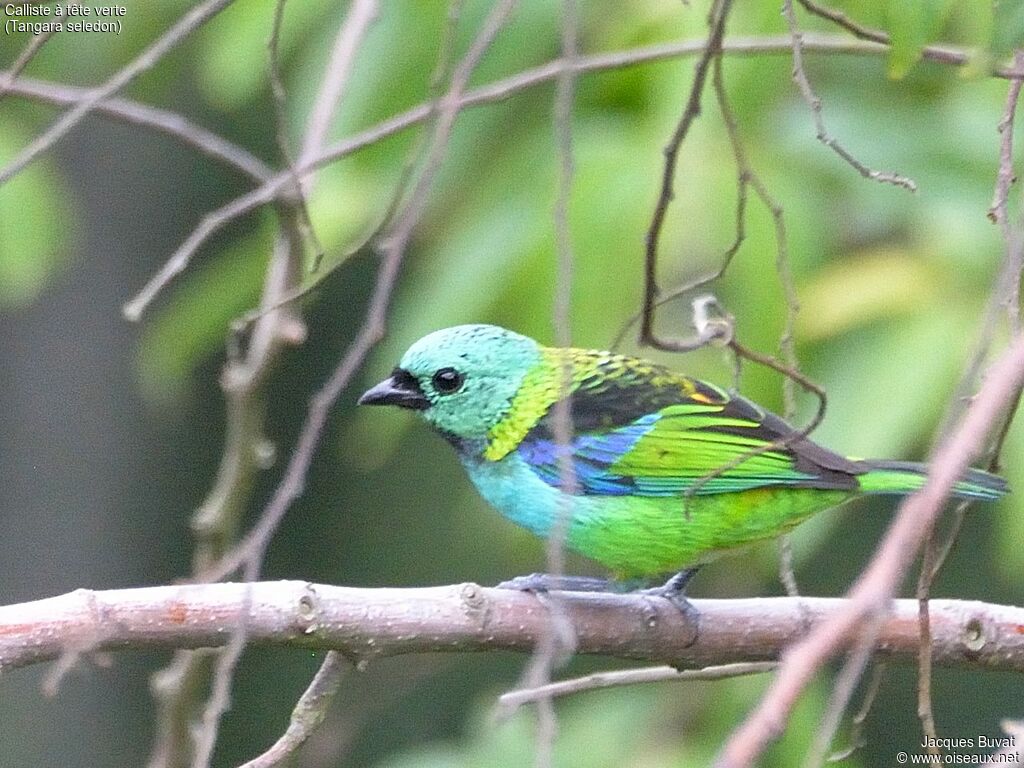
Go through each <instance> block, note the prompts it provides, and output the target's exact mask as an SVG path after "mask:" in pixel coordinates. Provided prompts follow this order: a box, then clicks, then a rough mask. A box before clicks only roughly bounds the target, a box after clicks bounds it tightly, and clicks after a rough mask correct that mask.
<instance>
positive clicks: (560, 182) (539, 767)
mask: <svg viewBox="0 0 1024 768" xmlns="http://www.w3.org/2000/svg"><path fill="white" fill-rule="evenodd" d="M561 33H562V34H561V38H562V61H564V62H566V64H567V66H566V67H565V68H564V69H563V70H562V71H561V72H560V73H559V75H558V79H557V81H556V83H555V101H554V120H553V123H554V133H555V155H556V161H557V164H558V173H557V182H556V185H557V186H556V194H555V204H554V208H553V210H552V214H553V216H552V218H553V226H554V234H555V287H554V298H553V301H552V324H553V326H554V335H555V342H556V343H557V344H558V346H559V347H562V348H567V347H571V346H572V330H571V322H572V279H573V261H574V257H573V248H572V229H571V224H570V219H569V212H570V205H571V201H572V183H573V176H574V174H575V165H574V158H573V141H572V108H573V99H574V94H575V89H576V72H575V66H576V59H577V58H578V55H579V40H578V36H579V19H578V16H577V9H576V2H575V0H562V23H561ZM560 373H561V378H560V382H559V387H560V395H559V398H558V400H557V402H556V403H555V407H554V411H553V416H554V433H555V442H556V444H557V445H558V448H559V455H558V470H559V484H560V486H561V489H562V491H563V493H561V494H560V496H559V504H558V508H557V511H556V514H555V520H554V524H553V525H552V528H551V534H550V535H549V536H548V540H547V542H546V546H545V554H546V559H547V570H548V572H549V573H551V574H552V575H553V576H554V577H555V578H558V577H559V576H561V575H562V574H563V573H564V572H565V539H566V536H567V535H568V533H569V524H570V521H571V520H572V515H573V504H574V502H575V498H576V483H577V480H576V467H575V465H574V464H573V461H572V457H571V455H570V446H571V444H572V439H573V426H572V413H571V411H572V399H571V397H570V393H571V384H572V364H571V362H570V360H569V359H568V358H566V359H565V360H564V361H563V362H562V364H561V371H560ZM544 602H545V603H546V604H547V605H548V607H549V608H550V614H551V619H550V620H551V626H550V629H549V630H548V631H547V632H546V633H545V635H544V636H543V637H542V638H541V641H540V642H538V644H537V648H536V650H535V651H534V654H533V657H532V659H531V661H530V664H529V665H528V666H527V670H526V673H525V675H524V682H523V685H522V686H521V687H525V688H527V689H530V690H539V689H542V688H543V687H544V686H545V685H547V684H549V683H550V682H551V676H552V673H553V671H554V669H555V667H556V666H558V665H559V664H561V663H564V662H565V661H567V660H568V659H569V658H571V656H572V652H573V649H574V647H575V644H576V638H575V636H574V635H573V632H572V625H571V623H570V622H569V621H568V619H567V617H566V615H565V613H564V611H563V610H562V606H561V604H560V603H559V601H558V599H557V598H552V597H551V596H550V595H546V596H545V598H544ZM557 733H558V722H557V720H556V718H555V709H554V705H553V703H552V700H551V697H550V696H543V695H542V696H541V697H540V698H539V699H538V700H537V737H536V739H535V740H534V743H535V747H534V753H535V754H534V765H535V766H536V768H550V766H552V765H553V764H554V751H555V740H556V737H557Z"/></svg>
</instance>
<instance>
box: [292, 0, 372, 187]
mask: <svg viewBox="0 0 1024 768" xmlns="http://www.w3.org/2000/svg"><path fill="white" fill-rule="evenodd" d="M377 14H378V7H377V0H354V2H353V3H352V6H351V7H350V8H349V12H348V16H347V17H346V18H345V22H344V23H343V24H342V25H341V26H340V27H339V28H338V35H337V37H336V38H335V40H334V47H333V48H332V49H331V56H330V59H329V60H328V62H327V67H326V68H325V69H324V76H323V77H322V78H321V80H320V88H319V90H318V91H317V95H316V99H315V100H314V101H313V108H312V109H311V110H310V112H309V119H308V121H307V122H306V132H305V136H304V138H303V141H302V148H301V150H300V151H299V165H300V166H304V165H307V164H308V163H309V162H310V161H312V160H315V159H316V157H317V156H318V155H320V153H321V151H322V150H323V146H324V142H325V141H326V139H327V132H328V131H329V130H330V127H331V122H332V121H333V120H334V116H335V114H336V113H337V111H338V105H339V104H340V103H341V97H342V96H343V95H344V93H345V88H346V86H347V85H348V83H349V80H350V77H351V74H352V67H353V66H354V65H355V60H356V52H357V51H358V50H359V48H360V47H361V46H362V43H363V40H365V39H366V35H367V33H368V32H369V30H370V25H371V24H373V22H374V21H375V20H376V18H377ZM307 180H308V177H307ZM306 194H307V195H308V194H310V190H308V189H307V190H306Z"/></svg>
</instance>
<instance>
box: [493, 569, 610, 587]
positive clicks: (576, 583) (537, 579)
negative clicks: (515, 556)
mask: <svg viewBox="0 0 1024 768" xmlns="http://www.w3.org/2000/svg"><path fill="white" fill-rule="evenodd" d="M497 588H498V589H514V590H517V591H519V592H554V591H562V592H608V591H609V590H610V589H611V583H610V582H609V581H608V580H607V579H600V578H596V577H592V576H555V575H553V574H550V573H531V574H529V575H527V576H516V577H515V578H514V579H509V580H508V581H503V582H501V583H500V584H498V586H497Z"/></svg>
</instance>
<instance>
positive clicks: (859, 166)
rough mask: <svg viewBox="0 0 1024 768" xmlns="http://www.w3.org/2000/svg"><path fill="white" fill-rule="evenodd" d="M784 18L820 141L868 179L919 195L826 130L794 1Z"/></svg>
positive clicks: (796, 75) (786, 3) (796, 74)
mask: <svg viewBox="0 0 1024 768" xmlns="http://www.w3.org/2000/svg"><path fill="white" fill-rule="evenodd" d="M782 15H783V16H785V17H786V25H787V26H788V27H789V34H790V36H791V37H792V40H793V81H794V82H795V83H796V84H797V87H798V88H799V89H800V95H801V96H803V98H804V101H806V102H807V106H808V107H810V108H811V114H812V116H813V117H814V129H815V132H816V135H817V138H818V141H820V142H821V143H822V144H824V145H825V146H826V147H828V148H829V149H831V150H832V151H833V152H835V153H836V154H837V155H839V157H841V158H842V159H843V160H845V161H846V162H847V163H848V164H849V165H850V166H851V167H853V169H854V170H856V171H857V173H859V174H860V175H861V176H863V177H864V178H865V179H871V180H872V181H878V182H882V183H883V184H894V185H896V186H897V187H903V188H904V189H906V190H909V191H910V192H916V191H917V185H916V184H915V183H914V182H913V180H912V179H909V178H907V177H906V176H902V175H900V174H898V173H892V172H890V171H875V170H872V169H871V168H869V167H868V166H866V165H864V163H862V162H861V161H860V160H858V159H857V158H856V157H854V156H853V154H851V153H850V151H849V150H847V149H846V147H844V146H843V145H842V144H840V143H839V141H838V139H836V138H835V137H834V136H832V135H831V134H830V133H829V132H828V129H827V128H825V119H824V117H823V116H822V112H821V99H819V98H818V96H817V95H816V94H815V93H814V90H813V89H812V88H811V84H810V81H808V79H807V73H806V72H805V71H804V56H803V51H804V42H803V33H802V32H800V27H799V26H798V25H797V21H796V13H795V12H794V11H793V0H783V3H782Z"/></svg>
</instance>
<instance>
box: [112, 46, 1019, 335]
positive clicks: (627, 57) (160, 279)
mask: <svg viewBox="0 0 1024 768" xmlns="http://www.w3.org/2000/svg"><path fill="white" fill-rule="evenodd" d="M705 44H706V41H692V40H691V41H685V42H682V43H669V44H662V45H653V46H648V47H644V48H637V49H636V50H633V51H625V52H619V53H609V54H597V55H593V56H581V57H580V58H579V59H578V61H577V65H576V68H575V70H576V72H577V73H587V72H600V71H608V70H615V69H621V68H623V67H631V66H636V65H638V64H643V63H647V62H655V61H662V60H665V59H671V58H678V57H681V56H693V55H697V54H700V53H702V52H703V51H704V48H705ZM791 45H792V43H791V40H790V39H789V38H788V37H786V38H771V37H767V38H765V37H753V38H737V39H733V40H730V41H727V42H723V43H722V51H723V53H730V54H734V55H741V56H748V55H759V54H781V53H786V52H789V51H790V50H791ZM803 50H804V52H805V53H810V52H815V53H849V54H854V55H876V56H880V55H884V54H885V53H886V52H887V51H888V48H887V47H885V46H882V45H878V44H876V43H870V42H858V41H849V40H843V39H836V38H834V37H827V36H825V37H822V36H811V35H804V36H803ZM949 53H950V57H949V60H948V61H947V62H946V63H950V64H954V65H956V66H965V65H966V64H967V63H968V61H969V59H968V56H967V54H966V53H963V52H960V51H951V52H949ZM564 67H565V63H564V62H562V61H561V59H559V60H556V61H553V62H550V63H548V64H544V65H542V66H539V67H535V68H534V69H530V70H526V71H524V72H520V73H518V74H516V75H512V76H510V77H507V78H504V79H502V80H499V81H497V82H494V83H491V84H489V85H485V86H481V87H480V88H476V89H474V90H472V91H470V92H469V93H467V94H465V96H463V97H462V99H460V103H459V108H460V109H464V108H468V107H475V106H479V105H482V104H491V103H494V102H499V101H502V100H504V99H507V98H509V97H510V96H512V95H514V94H516V93H518V92H519V91H522V90H524V89H526V88H531V87H533V86H535V85H538V84H541V83H545V82H548V81H550V80H553V79H555V78H557V77H558V73H559V72H561V71H562V69H564ZM994 74H996V75H998V76H1000V77H1008V76H1020V75H1024V73H1017V72H1015V71H1013V70H1012V69H998V70H996V72H995V73H994ZM434 111H435V110H434V105H433V104H421V105H419V106H416V107H413V108H412V109H409V110H407V111H406V112H403V113H401V114H399V115H395V116H394V117H391V118H388V119H387V120H385V121H383V122H382V123H379V124H378V125H376V126H373V127H371V128H368V129H367V130H365V131H363V132H361V133H359V134H356V135H355V136H352V137H350V138H347V139H343V140H341V141H338V142H335V143H334V144H331V145H330V146H329V147H327V148H326V149H325V150H324V151H323V153H322V154H321V155H319V156H318V157H317V158H316V159H315V160H312V161H310V162H309V163H300V164H299V165H298V167H297V168H296V171H297V173H298V174H299V176H300V177H302V178H304V177H305V176H306V175H307V174H308V173H311V172H312V171H315V170H316V169H318V168H321V167H323V166H324V165H327V164H329V163H331V162H334V161H335V160H338V159H340V158H342V157H345V156H347V155H350V154H352V153H354V152H357V151H358V150H360V149H363V148H364V147H367V146H370V145H372V144H375V143H377V142H378V141H381V140H383V139H385V138H387V137H389V136H393V135H395V134H396V133H399V132H401V131H403V130H406V129H407V128H410V127H411V126H414V125H417V124H419V123H421V122H423V121H425V120H428V119H429V118H430V117H431V115H432V114H434ZM290 183H291V180H290V177H289V176H288V175H287V174H279V175H277V176H275V177H274V178H273V179H271V180H270V181H268V182H267V183H266V184H264V185H263V186H262V187H260V188H258V189H255V190H253V191H252V192H249V193H247V194H246V195H243V196H241V197H238V198H236V199H235V200H232V201H231V202H229V203H227V204H226V205H224V206H222V207H221V208H218V209H217V210H215V211H212V212H211V213H209V214H207V215H206V216H204V217H203V219H202V221H201V222H200V224H199V225H198V226H197V227H196V229H195V230H194V231H193V232H192V234H191V235H189V237H188V238H187V239H186V241H185V242H184V243H183V244H182V245H181V246H180V247H179V248H178V249H177V250H176V251H175V252H174V253H173V254H172V255H171V257H170V259H168V262H167V264H165V265H164V267H163V268H162V269H161V270H160V271H159V272H158V273H157V274H156V275H155V276H154V277H153V278H152V279H151V280H150V281H149V283H147V285H146V286H145V287H144V288H143V289H142V290H141V291H140V292H139V293H138V294H137V295H136V296H135V297H134V298H133V299H132V300H130V301H129V302H128V303H127V304H126V305H125V307H124V314H125V316H126V317H127V318H128V319H129V320H137V319H138V318H139V317H140V316H141V314H142V312H143V311H144V310H145V308H146V306H147V305H148V304H149V302H151V301H152V299H153V298H154V297H155V296H156V294H157V293H159V292H160V290H161V289H162V288H163V287H164V286H165V285H166V284H167V283H169V282H170V281H171V280H172V279H174V278H175V277H176V276H177V275H178V274H180V273H181V272H182V271H184V269H185V268H186V267H187V266H188V263H189V261H190V260H191V258H192V256H193V255H194V254H195V252H196V251H197V250H198V249H199V247H201V246H202V245H203V243H205V242H206V241H207V239H209V237H210V236H211V235H213V234H215V233H216V232H218V231H219V230H220V229H221V228H222V227H224V226H225V225H227V224H228V223H230V222H231V221H234V220H235V219H237V218H239V217H240V216H243V215H245V214H246V213H248V212H249V211H252V210H254V209H256V208H259V207H260V206H263V205H266V204H268V203H270V202H272V201H273V200H274V199H276V198H277V197H279V196H280V195H281V194H282V191H283V190H285V189H286V188H288V186H289V184H290Z"/></svg>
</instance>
